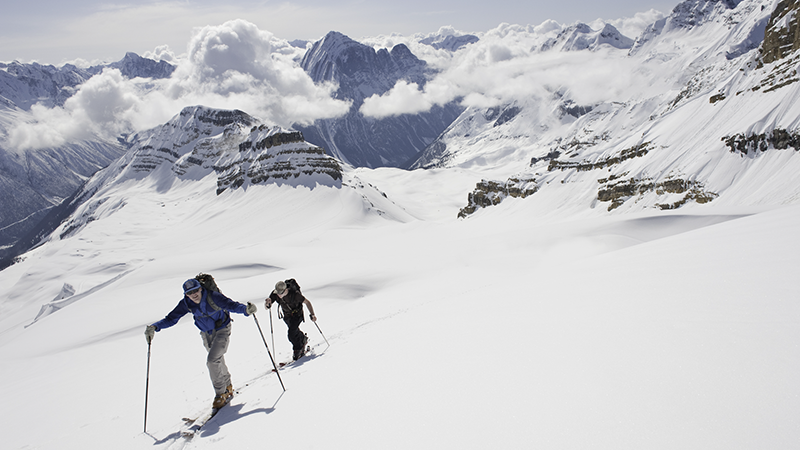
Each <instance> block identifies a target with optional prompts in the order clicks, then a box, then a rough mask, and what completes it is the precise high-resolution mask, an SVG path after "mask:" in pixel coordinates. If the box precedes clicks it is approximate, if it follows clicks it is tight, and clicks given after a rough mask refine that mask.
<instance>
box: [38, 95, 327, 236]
mask: <svg viewBox="0 0 800 450" xmlns="http://www.w3.org/2000/svg"><path fill="white" fill-rule="evenodd" d="M129 141H130V142H129V144H130V145H131V148H130V150H129V151H128V152H127V153H126V154H125V156H123V157H122V158H120V159H119V160H117V161H116V162H115V163H114V164H113V165H111V166H109V167H108V168H107V169H106V170H104V171H103V172H102V173H101V174H99V175H98V176H96V177H94V178H92V180H91V181H90V182H89V183H88V184H87V185H86V186H84V187H83V188H82V189H81V191H80V192H79V193H78V195H76V200H75V204H76V206H81V208H80V210H79V211H78V212H77V213H75V214H74V215H73V216H72V217H70V220H69V222H68V223H66V224H65V225H64V227H63V231H62V232H61V235H62V236H61V237H66V236H69V235H71V234H72V233H74V232H75V231H77V230H79V229H81V228H82V227H83V226H85V225H86V224H88V223H90V222H92V221H93V220H94V215H95V213H96V212H97V211H98V210H100V209H102V208H103V202H104V201H105V200H104V199H103V197H102V196H97V195H95V194H97V193H98V192H99V191H100V190H101V189H103V188H104V186H110V185H112V184H115V183H119V182H121V181H123V180H125V179H142V178H145V177H152V178H154V179H157V180H160V181H162V182H165V183H166V184H170V183H169V180H170V179H172V178H177V179H183V180H199V179H203V178H206V177H207V176H209V175H212V174H213V175H214V176H215V177H216V179H217V189H216V193H217V195H219V194H222V193H223V192H226V191H229V190H235V189H240V188H247V187H248V186H252V185H257V184H265V183H274V184H289V185H293V186H299V185H302V186H307V187H312V188H313V187H315V186H317V185H326V186H335V187H340V186H341V185H342V167H341V165H340V164H339V161H337V160H336V159H334V158H332V157H331V156H328V155H326V154H325V152H324V151H323V150H322V149H321V148H320V147H317V146H315V145H312V144H309V143H308V142H306V141H305V139H304V138H303V134H302V133H300V132H298V131H294V130H286V129H283V128H281V127H277V126H276V127H270V126H268V125H266V124H264V123H261V122H260V121H259V120H257V119H255V118H254V117H252V116H250V115H249V114H247V113H245V112H243V111H239V110H219V109H212V108H206V107H202V106H193V107H187V108H184V109H183V110H182V111H181V112H180V114H178V115H177V116H175V117H174V118H173V119H172V120H170V121H169V122H167V123H165V124H164V125H161V126H159V127H156V128H154V129H152V130H149V131H146V132H143V133H139V134H137V135H135V136H132V137H130V138H129ZM87 199H89V200H88V201H87ZM81 203H83V204H81ZM75 209H76V208H73V209H72V211H70V213H72V212H73V211H75ZM50 231H52V230H50Z"/></svg>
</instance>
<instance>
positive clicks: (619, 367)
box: [0, 169, 800, 449]
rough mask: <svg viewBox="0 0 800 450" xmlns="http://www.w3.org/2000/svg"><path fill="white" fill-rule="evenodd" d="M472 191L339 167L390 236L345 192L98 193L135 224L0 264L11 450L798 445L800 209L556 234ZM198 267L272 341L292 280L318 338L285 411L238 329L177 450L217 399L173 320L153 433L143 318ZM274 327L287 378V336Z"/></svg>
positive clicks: (157, 343)
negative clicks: (470, 199) (226, 378)
mask: <svg viewBox="0 0 800 450" xmlns="http://www.w3.org/2000/svg"><path fill="white" fill-rule="evenodd" d="M474 176H475V174H474V173H469V172H468V171H460V170H432V171H413V172H403V171H399V170H396V169H380V170H368V169H358V170H348V171H347V173H346V177H347V178H346V179H349V180H353V179H355V177H357V178H358V179H359V180H361V182H362V183H363V184H364V185H367V184H371V185H375V186H379V187H380V188H381V189H382V190H383V191H384V192H385V193H386V195H387V197H388V199H390V200H391V201H392V202H393V204H395V205H398V207H400V208H403V210H404V211H405V212H406V213H407V215H406V216H402V217H400V214H399V213H398V214H396V215H395V216H396V217H398V218H399V219H392V218H387V217H388V215H382V214H379V213H378V212H377V211H376V209H375V208H371V207H370V206H369V203H367V202H365V200H364V198H363V197H362V196H361V195H359V193H358V192H357V191H356V190H354V189H349V188H347V187H342V188H338V187H331V186H318V187H316V188H313V189H310V188H308V187H303V186H300V187H292V186H289V185H281V186H278V185H271V184H266V185H254V186H250V187H249V188H248V189H246V190H244V189H239V190H232V191H230V190H229V191H226V192H223V193H222V194H221V195H219V196H217V195H216V192H215V190H216V179H215V177H214V176H213V175H209V176H207V177H205V178H203V179H201V180H198V181H177V182H175V183H173V184H172V185H171V186H170V188H169V189H158V186H159V183H158V179H154V178H153V177H145V178H143V179H140V180H129V181H127V182H125V183H123V184H120V185H118V186H117V187H115V188H113V189H109V190H107V191H106V192H105V195H107V196H108V197H109V202H110V203H114V202H116V201H117V200H123V199H124V204H125V206H124V207H122V208H119V209H116V210H110V209H109V210H107V211H105V212H104V215H103V216H100V217H99V218H98V220H94V221H93V222H91V223H89V224H88V225H86V227H85V228H83V229H81V230H80V231H79V232H78V233H77V234H76V235H74V236H72V237H69V238H66V239H64V240H53V241H51V242H49V243H48V244H46V245H44V246H42V247H39V248H38V249H36V250H34V251H33V252H32V253H31V254H29V255H28V256H27V258H26V260H25V261H24V262H22V263H20V264H17V265H14V266H12V267H10V268H9V269H6V270H4V271H3V272H0V286H2V294H0V295H2V297H1V298H2V299H3V301H2V302H1V303H0V308H2V309H1V310H0V313H1V314H0V330H1V331H0V358H2V359H3V360H4V361H5V363H4V364H3V365H2V368H0V380H2V382H3V383H4V384H5V385H7V386H11V387H12V388H11V389H9V390H8V391H7V392H6V397H5V398H6V405H7V407H6V408H4V409H3V412H2V423H3V424H4V428H5V430H7V431H6V433H5V443H4V447H5V448H13V449H23V448H37V449H51V448H52V449H84V448H109V447H113V448H163V449H167V448H210V447H212V446H214V447H218V446H219V445H224V446H225V447H226V448H263V447H264V446H272V445H274V446H282V445H287V446H288V445H291V446H294V447H298V448H344V447H348V448H376V447H380V448H412V447H413V448H442V447H446V448H486V447H502V446H511V447H526V448H565V449H573V448H574V449H579V448H587V447H588V448H608V449H620V448H623V449H624V448H631V449H633V448H664V449H667V448H698V449H700V448H702V449H708V448H726V449H731V448H736V449H755V448H792V446H793V445H794V444H795V443H796V442H798V438H800V426H798V423H800V422H798V420H797V419H798V416H797V411H798V410H800V409H798V407H800V396H799V395H800V392H799V389H798V386H797V383H796V374H797V373H798V370H799V369H800V360H799V359H798V356H797V352H796V348H797V346H798V344H799V343H800V332H798V329H799V328H798V326H797V325H798V321H800V308H799V307H798V303H797V294H796V293H797V291H798V287H800V286H798V281H797V278H796V277H795V276H794V274H795V273H796V272H797V270H798V261H797V258H796V257H795V256H796V254H797V252H798V250H800V248H799V247H800V242H799V241H798V239H797V237H796V230H797V229H798V226H800V209H799V208H798V207H797V205H793V206H785V207H782V208H774V209H764V208H762V209H753V208H741V207H739V208H737V207H714V206H713V205H711V206H706V207H703V208H700V207H698V206H691V205H689V206H688V207H686V208H685V209H684V210H683V211H681V212H680V213H675V212H649V213H638V214H628V215H624V216H622V215H616V216H606V217H590V216H587V215H583V216H581V215H575V216H573V217H571V218H566V219H564V218H555V217H552V216H551V217H550V218H549V219H548V218H547V217H546V216H544V215H542V214H541V213H542V211H541V210H540V209H539V208H537V207H535V204H533V203H531V202H528V201H527V200H519V199H510V200H507V201H506V202H504V203H503V204H502V205H500V206H498V207H496V208H493V209H492V210H491V214H487V213H485V212H489V210H487V211H485V212H484V213H481V214H476V215H475V216H474V217H471V218H470V219H469V220H457V219H455V211H456V210H457V208H458V207H460V205H461V203H462V201H463V196H462V195H463V192H464V189H465V188H467V187H468V186H470V185H471V184H472V183H473V180H474ZM162 184H163V183H162ZM390 207H391V205H388V204H387V205H384V208H385V209H386V210H388V209H389V208H390ZM200 271H207V272H210V273H212V274H213V275H215V277H216V278H217V281H218V283H219V284H220V286H221V287H222V289H223V291H224V292H225V293H226V294H227V295H229V296H230V297H232V298H234V299H236V300H238V301H242V302H245V301H253V302H256V303H257V304H258V305H259V306H260V309H259V312H258V313H257V318H258V320H259V323H260V326H261V328H262V330H263V331H264V333H266V340H267V342H268V343H270V346H271V345H272V344H271V339H270V334H269V332H270V331H269V330H270V317H269V311H267V310H264V308H263V303H262V302H261V299H263V298H264V297H265V296H266V295H267V294H268V293H269V291H270V289H271V287H272V285H273V284H274V283H275V281H277V280H280V279H284V278H287V277H295V278H297V279H298V281H299V282H300V284H301V286H303V289H304V293H306V295H307V296H308V298H309V299H310V300H311V301H312V302H313V304H314V307H315V309H316V311H317V314H318V320H319V321H318V324H319V326H320V328H321V329H322V331H323V332H324V333H325V335H326V337H327V338H328V341H329V342H330V346H329V347H328V346H327V345H325V342H324V340H323V339H322V336H321V335H320V334H319V332H318V331H317V330H316V328H315V327H313V325H312V324H311V323H310V322H306V324H305V325H304V326H303V328H304V330H305V331H306V332H307V333H308V335H309V337H310V338H311V343H312V345H314V347H315V357H314V358H313V359H308V360H306V361H305V362H304V363H303V364H300V365H297V366H295V367H292V368H289V369H286V370H284V371H283V372H282V374H281V376H282V379H283V382H284V384H285V385H286V388H287V390H286V392H285V393H283V392H282V389H281V387H280V384H279V382H278V380H277V378H276V376H275V375H274V374H271V373H269V372H268V371H269V368H270V362H269V357H268V355H267V354H266V350H265V347H264V344H263V342H262V340H261V336H259V334H258V330H257V327H256V324H255V323H254V320H253V319H250V318H247V317H242V316H236V317H235V318H234V319H235V322H234V333H233V340H232V343H231V346H230V349H229V352H228V356H227V358H226V359H227V361H228V364H229V367H230V369H231V371H232V374H233V382H234V385H235V386H236V387H237V388H241V392H240V393H239V395H237V396H236V397H235V398H234V399H233V401H232V403H231V405H230V406H229V407H227V408H226V409H225V410H223V411H222V412H220V414H219V415H218V416H217V417H216V418H214V419H213V420H212V421H211V422H210V423H209V424H208V425H207V426H206V428H205V430H204V431H203V432H202V433H200V435H198V436H196V437H195V438H194V439H193V440H191V441H188V442H187V441H184V440H183V439H182V438H180V437H179V434H178V432H179V430H180V426H181V420H180V419H181V417H183V416H189V415H193V414H197V413H199V412H200V411H201V410H202V409H203V408H204V407H206V406H207V405H208V404H209V403H210V401H211V399H212V397H213V391H212V388H211V386H210V382H209V381H208V376H207V373H206V368H205V364H204V351H203V349H202V345H201V343H200V340H199V337H198V336H197V330H196V328H194V326H193V324H192V323H191V320H189V319H186V318H184V320H182V321H181V322H180V323H179V324H178V325H177V326H176V327H173V328H171V329H167V330H164V331H162V332H159V333H158V334H157V335H156V337H155V340H154V341H153V345H152V354H151V371H150V397H149V411H148V419H147V433H142V426H143V412H144V392H145V376H146V372H145V369H146V354H147V346H146V344H145V341H144V337H143V334H142V333H143V331H144V326H145V325H146V324H147V323H151V322H153V321H155V320H157V319H159V318H161V317H163V315H165V314H166V313H167V312H168V311H169V310H170V309H171V308H172V307H173V306H174V304H175V303H176V302H177V301H178V300H179V299H180V290H179V289H180V284H181V283H182V281H183V280H184V279H186V278H188V277H190V276H193V275H195V274H196V273H197V272H200ZM67 284H68V285H69V286H71V287H72V289H74V291H75V292H76V294H75V295H73V296H72V297H68V299H71V300H72V301H70V302H67V301H66V300H68V299H63V300H62V299H60V295H59V294H61V293H62V289H63V288H64V286H65V285H67ZM68 292H69V290H68V289H67V293H68ZM59 304H60V305H63V307H61V308H60V309H55V310H54V311H53V312H51V313H50V314H49V315H45V316H41V317H39V318H38V319H36V317H37V315H38V314H39V313H40V311H41V310H42V307H43V306H44V305H51V306H58V305H59ZM272 320H273V325H274V334H275V336H274V337H275V346H276V347H277V348H276V353H277V355H276V357H277V359H278V360H286V359H288V358H289V355H290V353H289V352H290V350H291V349H290V346H289V344H288V341H286V339H285V337H284V336H285V326H284V325H283V324H282V323H281V322H280V321H278V320H277V318H275V317H273V318H272ZM31 424H35V425H33V426H32V425H31Z"/></svg>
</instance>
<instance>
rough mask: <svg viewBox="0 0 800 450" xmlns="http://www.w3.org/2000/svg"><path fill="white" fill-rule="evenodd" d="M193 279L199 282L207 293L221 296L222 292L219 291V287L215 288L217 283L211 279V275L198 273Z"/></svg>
mask: <svg viewBox="0 0 800 450" xmlns="http://www.w3.org/2000/svg"><path fill="white" fill-rule="evenodd" d="M194 279H195V280H197V281H199V282H200V286H203V288H204V289H207V290H209V291H214V292H219V293H220V294H222V291H221V290H220V289H219V287H217V282H216V281H214V277H212V276H211V275H209V274H207V273H202V272H200V273H198V274H197V276H196V277H194ZM217 309H219V308H217Z"/></svg>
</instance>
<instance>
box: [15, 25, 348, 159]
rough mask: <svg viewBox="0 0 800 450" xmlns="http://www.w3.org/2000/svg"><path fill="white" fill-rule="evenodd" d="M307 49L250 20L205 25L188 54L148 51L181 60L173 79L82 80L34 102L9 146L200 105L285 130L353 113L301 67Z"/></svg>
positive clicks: (49, 142) (127, 126) (140, 123)
mask: <svg viewBox="0 0 800 450" xmlns="http://www.w3.org/2000/svg"><path fill="white" fill-rule="evenodd" d="M303 51H304V50H303V49H298V48H296V47H292V46H291V45H290V44H289V43H288V42H286V41H284V40H281V39H277V38H275V37H274V36H273V35H272V34H271V33H269V32H267V31H263V30H260V29H259V28H258V27H257V26H255V25H254V24H252V23H250V22H247V21H245V20H232V21H229V22H225V23H223V24H221V25H217V26H207V27H203V28H198V29H196V30H195V33H194V35H193V36H192V38H191V40H190V41H189V43H188V45H187V53H186V54H185V55H182V56H181V57H176V56H175V54H174V53H173V52H172V51H171V50H170V49H169V48H168V47H166V46H160V47H157V48H156V49H155V50H154V51H153V52H152V53H151V54H148V56H150V57H151V58H153V57H157V58H158V59H161V60H168V61H171V62H172V63H173V64H177V68H176V70H175V71H174V72H173V74H172V76H171V77H170V78H169V79H165V80H142V79H140V78H136V79H133V80H128V79H126V78H125V77H123V76H122V74H121V73H120V72H119V71H118V70H108V69H107V70H105V71H103V72H102V73H101V74H98V75H96V76H94V77H92V78H91V79H89V80H88V81H87V82H86V83H84V84H83V85H81V86H80V88H79V90H78V91H77V92H76V93H75V94H74V95H73V96H72V97H71V98H69V99H68V100H67V101H66V102H65V104H64V106H63V108H53V109H49V108H45V107H43V106H38V105H37V106H34V107H33V108H32V109H31V115H32V117H33V121H32V122H26V123H19V124H17V125H16V126H12V127H11V128H10V130H9V133H8V138H7V144H8V145H9V146H10V147H12V148H17V149H31V148H46V147H54V146H59V145H63V144H64V143H66V142H71V141H77V140H83V139H92V138H96V137H97V136H100V137H103V138H106V139H114V138H116V136H118V135H119V134H120V133H123V132H134V131H141V130H145V129H148V128H152V127H154V126H157V125H159V124H161V123H164V122H166V121H168V120H169V119H170V118H171V117H173V116H174V115H175V114H177V113H178V112H179V111H180V110H181V109H182V108H184V107H186V106H193V105H203V106H208V107H212V108H222V109H240V110H242V111H246V112H247V113H249V114H251V115H254V116H256V117H259V118H261V119H263V120H264V121H266V122H267V123H270V124H275V125H281V126H285V127H289V126H291V125H292V124H294V123H301V124H308V123H311V122H313V121H314V120H316V119H320V118H330V117H336V116H339V115H342V114H345V113H347V111H348V110H349V108H350V103H349V102H345V101H341V100H337V99H334V98H332V95H333V93H334V92H335V91H336V89H337V86H336V85H334V84H330V83H327V84H321V85H317V84H314V82H313V80H311V78H310V77H309V76H308V75H307V74H306V73H305V72H304V71H303V70H302V68H301V67H300V66H299V65H298V63H297V60H298V59H299V57H300V56H301V55H302V52H303Z"/></svg>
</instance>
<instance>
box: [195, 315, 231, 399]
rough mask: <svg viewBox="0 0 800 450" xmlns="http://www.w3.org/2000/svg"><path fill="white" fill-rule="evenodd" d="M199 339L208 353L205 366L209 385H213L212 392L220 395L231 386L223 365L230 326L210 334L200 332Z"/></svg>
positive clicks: (228, 373) (228, 375)
mask: <svg viewBox="0 0 800 450" xmlns="http://www.w3.org/2000/svg"><path fill="white" fill-rule="evenodd" d="M200 337H202V338H203V345H204V346H205V348H206V350H207V351H208V358H207V359H206V365H207V366H208V374H209V375H210V376H211V383H212V384H213V385H214V392H216V395H220V394H222V393H224V392H225V389H226V388H227V387H228V385H229V384H231V374H230V372H228V366H227V365H226V364H225V352H227V351H228V343H229V342H230V340H231V324H228V326H227V327H225V328H221V329H219V330H215V331H212V332H211V333H205V332H202V331H201V332H200Z"/></svg>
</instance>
